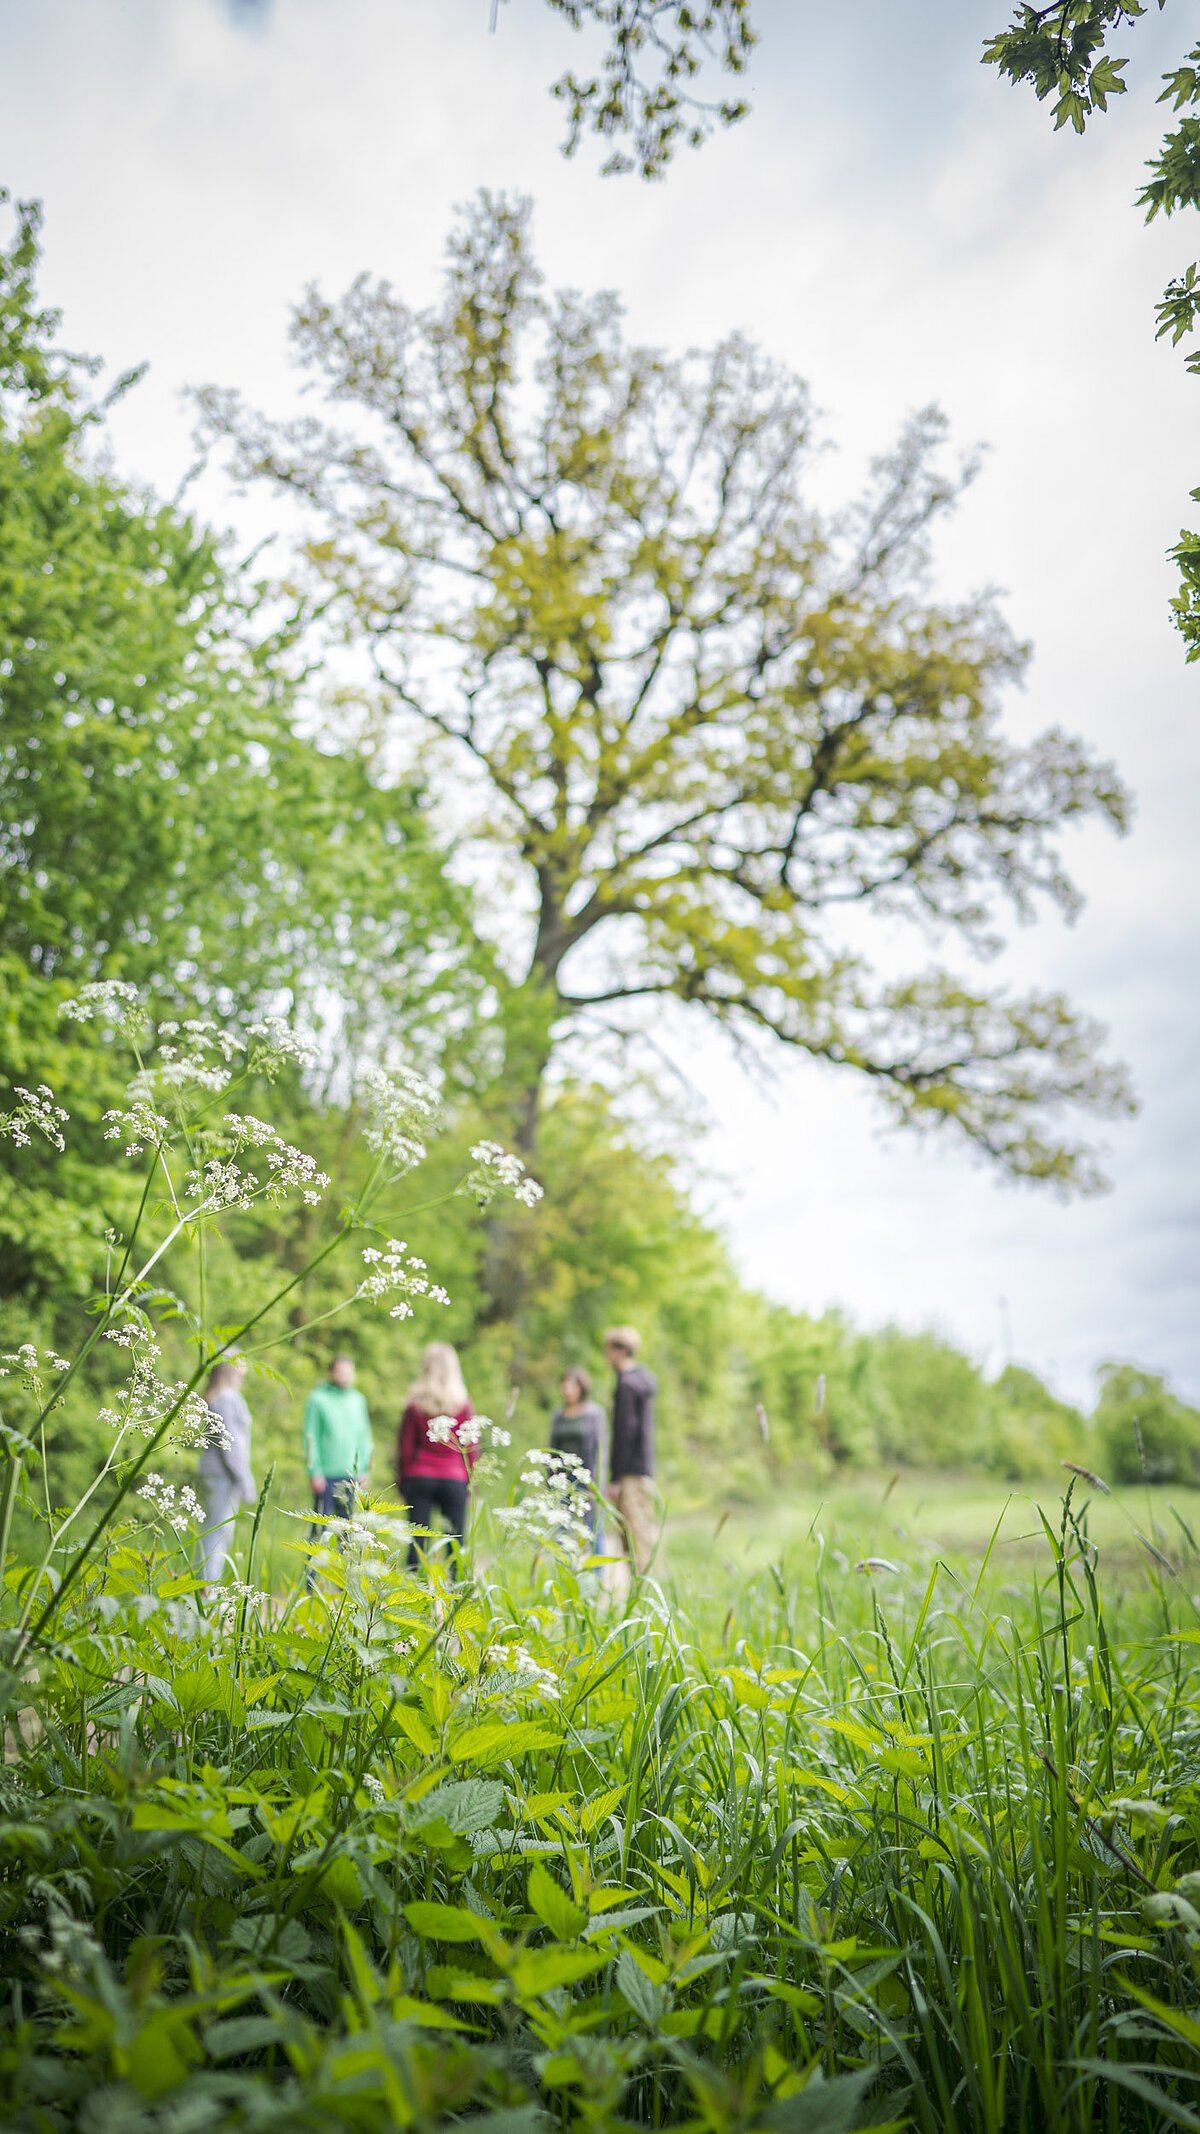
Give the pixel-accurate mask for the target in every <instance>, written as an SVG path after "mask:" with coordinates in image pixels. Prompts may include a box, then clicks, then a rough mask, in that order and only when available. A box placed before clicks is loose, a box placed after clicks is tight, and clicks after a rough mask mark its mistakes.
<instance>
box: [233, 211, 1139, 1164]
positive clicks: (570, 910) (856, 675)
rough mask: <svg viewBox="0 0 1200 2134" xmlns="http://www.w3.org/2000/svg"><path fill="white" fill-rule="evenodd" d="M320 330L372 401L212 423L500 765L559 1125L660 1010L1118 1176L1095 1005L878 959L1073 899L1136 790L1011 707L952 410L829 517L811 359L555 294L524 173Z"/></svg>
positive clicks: (513, 1012) (321, 565)
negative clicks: (420, 296)
mask: <svg viewBox="0 0 1200 2134" xmlns="http://www.w3.org/2000/svg"><path fill="white" fill-rule="evenodd" d="M294 340H295V346H296V351H297V354H298V356H299V359H300V362H301V363H302V365H303V366H304V368H305V369H306V370H307V371H309V372H310V373H311V374H312V375H313V377H314V379H315V380H316V381H317V382H318V383H319V384H320V385H321V386H322V387H323V388H324V391H325V394H326V396H327V400H328V402H329V403H330V407H331V411H332V410H333V409H337V410H339V411H340V414H339V415H338V417H337V418H336V419H335V416H334V414H333V413H332V412H331V413H330V415H329V417H328V419H325V420H322V419H320V418H319V417H317V416H315V415H314V416H308V417H306V418H304V419H303V420H300V421H296V422H290V423H289V422H282V423H276V422H272V421H269V420H266V419H265V418H262V417H259V416H256V415H255V414H253V413H251V412H250V411H248V410H247V409H246V408H245V407H244V406H243V405H242V404H241V402H240V401H239V400H238V399H237V397H236V396H235V395H232V394H229V393H224V392H219V391H216V390H211V389H210V390H209V391H207V392H206V393H205V394H203V395H202V396H201V404H202V411H203V420H204V423H205V425H206V428H207V431H208V433H209V435H210V436H215V437H218V438H221V439H225V440H227V441H228V442H229V443H230V444H231V446H232V448H233V453H234V460H235V464H236V469H237V472H238V475H239V477H240V478H241V479H244V480H260V481H264V480H265V481H267V482H269V483H271V484H272V485H274V487H275V488H276V489H277V490H278V491H280V492H281V493H282V494H284V495H286V496H287V497H288V498H290V499H292V500H294V501H295V500H298V501H299V502H300V504H301V505H303V506H304V507H306V508H307V510H308V511H309V513H310V514H311V519H312V535H311V539H310V540H309V542H308V547H307V557H308V563H309V565H310V567H311V569H312V571H313V572H314V573H315V574H316V576H317V578H318V580H319V581H320V584H321V587H322V589H323V600H324V607H325V614H326V617H327V619H328V621H329V622H331V623H332V622H333V621H334V620H335V619H336V620H337V621H339V622H340V626H341V629H342V632H343V635H344V637H345V639H346V640H347V641H348V642H349V643H350V644H352V645H353V646H354V647H356V648H357V651H358V654H359V656H360V657H361V655H362V653H363V651H364V649H365V651H366V653H367V654H369V657H370V659H371V662H372V664H373V668H374V672H375V675H376V678H377V685H378V689H379V692H380V697H381V701H382V704H383V705H384V706H385V707H386V708H388V709H390V711H391V713H392V714H393V716H394V718H395V720H396V721H397V722H398V725H399V727H400V728H401V729H405V728H406V729H408V731H409V733H410V734H411V733H413V732H417V733H423V734H425V735H427V736H432V737H434V738H435V739H436V740H437V741H438V742H440V744H441V745H442V747H443V749H444V751H445V754H446V757H447V761H448V766H449V768H450V771H451V772H452V773H456V774H457V775H458V777H459V780H460V782H461V784H462V789H463V790H464V791H469V790H470V789H471V782H472V781H474V785H475V789H476V791H477V795H478V803H479V804H478V808H477V817H478V819H477V821H476V824H475V828H476V830H477V832H478V833H479V834H481V835H482V836H483V837H484V838H486V839H488V840H490V841H491V843H492V844H493V845H494V846H496V847H498V848H499V851H500V853H501V854H502V855H503V860H504V866H503V867H499V866H497V867H494V876H495V885H496V886H495V896H494V900H493V901H494V902H496V903H497V904H499V902H500V900H501V899H502V897H503V895H504V892H505V884H506V883H507V882H509V880H510V879H511V878H512V876H513V873H514V871H515V874H516V875H517V876H518V877H519V879H520V882H521V884H522V885H523V896H518V897H515V898H514V899H512V900H510V904H509V906H508V907H507V908H508V912H509V919H508V925H507V941H508V946H509V949H510V970H511V984H510V986H509V989H508V999H507V1002H506V1012H505V1020H506V1026H507V1031H508V1042H509V1058H508V1063H507V1079H508V1084H509V1087H510V1089H511V1090H512V1091H513V1092H514V1094H515V1097H516V1099H517V1109H518V1112H519V1118H520V1128H521V1132H522V1138H523V1140H524V1141H525V1143H526V1145H529V1144H530V1143H531V1142H532V1140H533V1137H534V1133H535V1124H536V1113H537V1101H538V1095H539V1091H540V1089H541V1087H542V1085H543V1082H544V1079H545V1075H546V1071H547V1068H548V1066H549V1063H550V1061H551V1057H552V1053H553V1050H554V1044H555V1040H556V1038H557V1037H561V1036H564V1035H566V1034H567V1033H569V1032H570V1030H571V1029H572V1027H573V1026H574V1025H576V1024H577V1022H578V1019H579V1018H580V1017H581V1016H596V1015H602V1016H612V1015H614V1014H617V1015H620V1014H622V1013H623V1012H624V1011H625V1010H627V1009H628V1008H629V1006H630V1004H632V1003H638V1002H640V1003H647V1002H650V1003H653V1002H655V1001H657V1002H659V1003H662V1004H664V1005H665V1004H668V1003H670V1004H677V1005H680V1006H682V1007H684V1008H687V1009H690V1010H691V1011H692V1013H693V1014H697V1015H707V1016H708V1017H709V1018H711V1019H714V1020H716V1021H718V1022H720V1023H722V1024H724V1025H725V1026H726V1027H727V1028H729V1029H731V1030H732V1031H734V1032H735V1033H737V1034H739V1035H741V1036H744V1037H749V1038H752V1037H753V1036H754V1035H755V1034H763V1033H765V1034H767V1035H768V1036H770V1037H773V1038H776V1039H778V1040H779V1041H780V1042H781V1043H782V1044H783V1045H785V1046H788V1047H791V1048H793V1049H795V1050H797V1051H802V1052H805V1053H808V1054H811V1055H813V1056H814V1057H816V1058H819V1059H822V1060H826V1061H830V1062H832V1063H834V1064H837V1065H840V1066H845V1067H849V1068H852V1069H854V1070H856V1071H857V1072H858V1073H859V1074H861V1075H863V1076H866V1077H869V1078H870V1080H871V1081H872V1082H873V1083H874V1084H875V1086H876V1088H877V1089H878V1090H879V1092H880V1094H881V1095H882V1096H883V1098H884V1099H885V1101H886V1102H887V1103H888V1104H889V1105H890V1107H891V1109H892V1111H893V1112H894V1113H895V1114H897V1115H898V1116H899V1117H900V1118H902V1119H904V1120H906V1121H908V1122H910V1123H911V1124H914V1125H918V1126H920V1125H925V1126H938V1127H942V1128H946V1129H950V1130H953V1131H956V1132H957V1133H958V1134H959V1135H961V1136H965V1137H966V1139H967V1140H968V1141H970V1142H971V1143H972V1144H973V1145H974V1146H975V1147H976V1148H977V1149H979V1150H982V1151H984V1152H985V1153H986V1154H987V1155H988V1156H990V1157H991V1158H993V1159H994V1160H995V1161H996V1162H997V1163H998V1164H999V1165H1000V1167H1001V1168H1002V1169H1003V1170H1005V1171H1007V1172H1008V1173H1010V1174H1012V1175H1014V1176H1018V1177H1024V1178H1034V1179H1047V1180H1052V1181H1055V1182H1057V1183H1058V1184H1060V1185H1063V1186H1067V1187H1080V1186H1088V1185H1091V1184H1094V1183H1095V1182H1096V1172H1095V1166H1094V1164H1093V1161H1092V1159H1091V1157H1090V1155H1089V1154H1088V1151H1087V1149H1086V1148H1085V1147H1084V1146H1082V1145H1081V1144H1080V1143H1079V1142H1078V1141H1076V1140H1075V1139H1073V1138H1071V1137H1070V1136H1069V1135H1067V1134H1064V1132H1063V1131H1062V1128H1061V1121H1060V1119H1059V1116H1058V1115H1059V1113H1060V1111H1061V1108H1062V1107H1063V1106H1064V1105H1069V1104H1082V1105H1084V1106H1087V1107H1091V1108H1093V1109H1097V1110H1100V1111H1109V1112H1111V1111H1112V1110H1114V1109H1115V1108H1118V1107H1120V1106H1122V1105H1123V1104H1125V1103H1126V1102H1127V1098H1126V1093H1125V1084H1124V1081H1123V1079H1122V1076H1121V1074H1120V1073H1119V1071H1117V1070H1115V1069H1114V1068H1112V1067H1110V1066H1108V1065H1106V1064H1104V1062H1103V1061H1102V1059H1101V1057H1100V1052H1099V1046H1098V1040H1097V1033H1096V1031H1095V1029H1094V1028H1093V1026H1092V1025H1091V1024H1089V1023H1087V1022H1085V1021H1081V1020H1080V1019H1079V1018H1077V1017H1076V1016H1075V1015H1074V1014H1073V1013H1072V1011H1071V1010H1070V1008H1069V1007H1068V1005H1067V1004H1066V1003H1065V1001H1063V1000H1062V999H1061V998H1060V997H1059V996H1058V995H1047V994H1042V995H1038V996H1036V997H1030V998H1024V999H1019V998H1014V997H1012V996H1010V995H1009V994H1008V993H1006V992H1004V991H1000V990H996V991H992V990H988V989H987V988H985V987H982V986H981V985H980V984H978V983H976V982H975V981H974V980H973V979H967V978H964V977H963V976H962V975H961V973H960V972H959V971H956V970H954V969H951V968H945V967H939V966H937V965H935V964H931V963H930V962H929V961H928V960H927V958H925V957H924V956H923V958H922V960H921V961H920V962H919V964H918V966H917V968H915V969H914V970H913V971H912V972H911V974H910V975H907V976H904V977H900V978H896V977H888V978H883V977H880V976H879V975H877V974H876V973H875V972H874V971H873V969H872V968H871V966H870V964H869V962H868V960H867V959H866V957H865V956H864V954H863V953H862V950H861V942H862V940H863V937H864V930H863V923H862V922H863V921H864V920H865V919H866V918H868V917H870V916H872V915H874V916H877V917H878V918H879V919H881V920H887V921H888V922H889V923H890V924H891V925H892V926H893V927H895V926H896V925H897V923H899V922H904V921H907V922H909V924H910V928H911V927H915V928H916V929H918V930H919V932H920V933H921V934H923V935H924V936H926V937H930V938H932V937H935V936H941V937H943V938H948V939H950V940H952V941H957V942H958V943H960V944H962V945H965V947H966V948H968V949H970V950H974V951H980V952H987V951H990V950H992V949H994V948H995V947H996V946H997V945H998V936H997V915H998V911H999V909H1000V907H1002V906H1004V905H1007V906H1008V907H1009V908H1010V909H1011V910H1015V912H1016V913H1017V914H1018V915H1019V916H1021V917H1027V916H1028V915H1029V914H1030V913H1031V912H1032V911H1033V909H1034V907H1035V906H1036V905H1037V904H1038V903H1039V902H1041V901H1043V900H1048V901H1050V902H1051V903H1054V904H1057V905H1058V906H1059V907H1060V908H1061V909H1063V910H1065V911H1067V912H1070V911H1072V910H1073V909H1074V906H1075V903H1076V897H1075V892H1074V891H1073V889H1072V886H1071V884H1070V882H1069V880H1068V878H1067V876H1066V873H1065V871H1064V868H1063V865H1062V862H1061V859H1060V857H1059V853H1058V849H1057V847H1058V839H1059V833H1060V832H1061V830H1062V828H1063V826H1064V825H1065V824H1066V823H1068V822H1070V821H1073V820H1078V819H1086V818H1088V817H1094V816H1099V817H1101V818H1102V819H1104V820H1107V821H1109V822H1113V823H1116V824H1120V823H1121V822H1122V821H1123V818H1124V807H1125V803H1124V797H1123V794H1122V791H1121V787H1120V784H1119V782H1118V780H1117V778H1116V776H1115V775H1114V773H1113V772H1112V770H1111V769H1110V768H1108V767H1107V766H1104V765H1101V764H1097V763H1095V762H1094V761H1093V760H1092V759H1091V757H1090V756H1089V755H1088V753H1087V751H1086V750H1085V749H1084V748H1082V747H1081V746H1080V745H1079V744H1078V743H1077V742H1076V741H1074V740H1072V739H1071V738H1069V737H1068V736H1067V735H1066V734H1064V733H1062V732H1061V731H1059V730H1057V729H1056V730H1052V731H1050V732H1047V733H1045V734H1043V735H1041V736H1040V738H1038V739H1037V740H1035V741H1033V742H1032V743H1030V744H1028V745H1025V746H1021V745H1018V744H1016V743H1014V742H1013V741H1012V740H1011V739H1010V737H1009V736H1008V735H1007V734H1006V732H1005V730H1004V727H1003V724H1002V720H1001V713H1000V704H1001V698H1002V695H1003V691H1004V687H1005V684H1006V683H1008V682H1009V681H1010V680H1011V679H1012V678H1013V677H1014V676H1015V675H1016V674H1017V673H1018V672H1019V671H1020V668H1021V665H1022V657H1023V655H1022V652H1021V649H1020V648H1019V647H1018V646H1017V645H1016V644H1015V643H1014V641H1013V638H1012V636H1011V635H1010V633H1009V631H1008V629H1007V628H1006V627H1005V625H1004V623H1003V622H1002V620H1001V619H1000V617H999V616H998V615H997V613H996V611H995V609H994V607H993V605H992V603H991V601H990V600H989V599H987V598H978V599H972V600H968V601H966V602H958V603H955V602H942V601H939V600H937V599H935V598H934V597H933V596H932V594H931V593H930V591H929V587H928V583H927V564H928V534H929V530H930V527H931V526H932V524H933V522H934V521H935V520H936V519H937V518H938V516H939V514H941V513H943V512H945V511H946V510H947V509H948V508H949V506H950V505H951V504H952V503H953V501H954V498H955V496H956V494H957V491H958V487H959V486H960V484H959V480H958V479H957V478H952V477H947V476H945V475H944V474H943V473H942V472H941V471H940V448H941V445H942V442H943V440H942V428H943V426H942V424H941V422H940V420H939V419H938V418H937V417H936V416H935V415H932V414H928V413H927V414H925V415H923V416H921V417H920V418H918V419H917V420H916V421H915V422H914V423H913V424H912V425H911V426H910V428H909V429H908V430H907V431H906V433H905V435H904V437H903V438H902V440H901V442H900V444H899V446H898V447H897V449H896V450H895V451H894V452H893V453H892V454H891V455H890V456H889V457H888V458H887V459H885V460H884V461H883V462H882V463H881V464H880V465H879V466H878V467H877V469H876V471H875V476H874V479H873V481H872V483H871V486H870V488H869V491H868V493H867V495H866V496H865V497H864V498H862V499H861V500H860V501H859V502H858V503H857V504H856V505H855V506H853V507H852V508H850V509H849V510H847V511H844V512H842V513H840V514H838V515H837V516H835V517H832V518H826V517H823V516H822V515H821V514H820V513H819V512H818V510H817V509H816V508H815V506H814V504H813V503H812V501H811V499H810V497H809V494H808V485H809V474H810V463H811V459H812V455H813V449H814V448H813V442H812V423H811V417H810V411H809V403H808V396H807V393H806V391H805V388H804V387H803V385H802V384H801V383H800V382H799V380H798V379H796V378H795V377H794V376H793V375H792V374H791V373H790V372H788V371H787V370H784V369H781V368H780V367H779V366H777V365H774V364H772V363H770V362H768V361H767V359H766V358H765V357H764V356H763V355H762V354H761V353H759V352H758V351H757V350H755V349H754V348H753V347H751V346H749V345H747V344H746V343H745V342H744V341H742V340H738V339H734V340H730V341H726V342H724V343H722V344H721V346H719V347H718V348H716V349H715V350H713V351H711V352H710V353H707V354H691V355H688V356H685V357H679V358H677V357H672V356H668V355H665V354H663V353H662V352H660V351H658V350H655V349H651V348H645V347H639V346H636V345H630V344H628V343H627V342H626V340H625V339H624V337H623V334H622V326H621V314H620V308H619V305H618V304H617V302H616V300H615V299H614V298H613V297H612V296H611V295H599V296H594V297H590V298H589V297H583V296H580V295H578V294H576V293H573V292H560V293H559V294H557V295H551V294H548V293H547V291H546V290H545V289H544V287H543V284H542V280H541V277H540V275H539V273H538V270H537V267H536V265H535V262H534V259H533V256H532V252H531V248H530V240H529V229H528V209H527V206H526V205H523V204H520V203H517V204H513V203H509V202H506V201H504V200H502V199H493V198H490V197H487V196H485V197H483V198H482V199H481V200H480V201H479V202H478V204H477V205H476V207H475V209H474V211H473V212H472V213H470V214H469V215H468V216H467V218H466V219H465V221H464V222H463V223H462V224H461V226H460V227H459V228H458V229H457V231H456V233H455V234H454V236H453V238H452V241H451V244H450V247H449V259H448V271H447V278H446V288H445V296H444V299H443V301H442V303H441V304H440V306H438V307H437V308H435V309H433V310H429V311H424V312H420V311H416V310H414V309H413V308H412V307H411V306H410V305H408V304H407V303H405V302H404V301H403V299H402V298H400V297H399V296H398V295H397V294H396V293H395V291H394V290H392V289H391V288H390V287H389V286H388V285H387V284H386V283H382V282H375V281H371V280H369V279H367V278H365V277H364V278H362V279H360V280H359V281H357V282H356V283H355V284H354V285H353V287H352V288H351V289H350V291H349V292H348V294H347V295H346V296H345V297H343V298H342V299H341V300H340V301H337V302H329V301H327V300H326V299H325V298H323V297H322V296H321V295H319V294H318V293H317V292H316V291H315V290H313V291H310V292H309V294H308V296H307V297H306V299H305V301H304V302H303V304H302V305H301V306H300V308H299V310H298V311H297V314H296V317H295V322H294ZM526 919H527V922H528V923H527V926H526V925H525V921H526ZM839 922H841V923H839ZM684 1041H685V1042H686V1040H684Z"/></svg>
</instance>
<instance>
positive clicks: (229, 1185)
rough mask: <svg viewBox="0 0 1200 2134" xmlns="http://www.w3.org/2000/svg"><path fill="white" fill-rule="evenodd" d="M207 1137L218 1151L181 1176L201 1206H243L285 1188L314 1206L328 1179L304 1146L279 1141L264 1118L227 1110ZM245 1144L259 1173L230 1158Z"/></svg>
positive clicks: (277, 1197)
mask: <svg viewBox="0 0 1200 2134" xmlns="http://www.w3.org/2000/svg"><path fill="white" fill-rule="evenodd" d="M212 1138H213V1141H214V1142H215V1144H216V1145H217V1146H218V1147H219V1149H220V1153H219V1154H218V1155H213V1156H209V1157H207V1158H206V1159H205V1160H204V1162H203V1163H200V1164H198V1165H197V1166H196V1168H195V1170H193V1171H190V1172H189V1173H188V1176H187V1178H186V1179H185V1181H184V1191H185V1193H186V1194H187V1195H188V1196H189V1198H190V1199H193V1200H197V1201H199V1202H200V1204H201V1206H202V1207H205V1208H249V1207H251V1206H252V1205H253V1203H254V1201H255V1200H256V1199H258V1198H260V1197H261V1198H262V1199H264V1200H267V1201H280V1200H283V1199H284V1198H285V1196H286V1195H287V1194H288V1193H299V1194H300V1195H301V1196H302V1198H303V1199H304V1200H305V1201H306V1202H307V1203H308V1205H309V1206H310V1207H315V1206H316V1204H317V1202H318V1201H319V1200H320V1198H321V1196H322V1194H323V1193H324V1192H325V1189H326V1187H327V1186H328V1184H329V1174H328V1172H326V1171H321V1170H318V1168H317V1165H316V1163H315V1161H314V1159H313V1158H312V1157H311V1156H310V1155H308V1154H307V1152H306V1151H305V1150H304V1149H298V1148H296V1147H294V1146H293V1144H292V1143H291V1142H290V1141H285V1140H284V1139H283V1136H282V1135H281V1134H279V1133H277V1132H276V1130H275V1128H274V1127H273V1126H270V1125H268V1123H267V1121H266V1120H265V1119H253V1118H250V1117H243V1116H242V1114H240V1113H238V1112H230V1113H229V1114H228V1116H227V1117H226V1118H224V1119H222V1120H221V1122H220V1125H219V1126H218V1127H217V1128H215V1129H214V1133H213V1137H212ZM250 1150H252V1151H253V1152H254V1155H255V1156H256V1157H257V1159H258V1161H259V1162H260V1163H261V1165H262V1166H263V1168H264V1169H265V1172H266V1176H265V1177H263V1176H261V1175H260V1174H259V1172H258V1171H252V1170H248V1169H243V1167H242V1165H241V1164H240V1163H238V1162H236V1161H235V1160H234V1159H235V1158H236V1157H239V1156H244V1155H245V1154H246V1152H247V1151H250Z"/></svg>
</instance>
